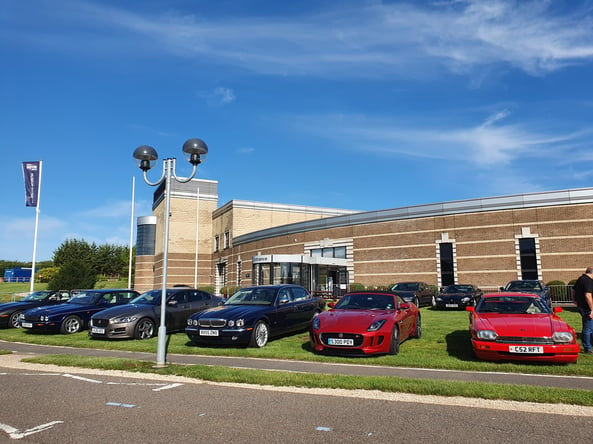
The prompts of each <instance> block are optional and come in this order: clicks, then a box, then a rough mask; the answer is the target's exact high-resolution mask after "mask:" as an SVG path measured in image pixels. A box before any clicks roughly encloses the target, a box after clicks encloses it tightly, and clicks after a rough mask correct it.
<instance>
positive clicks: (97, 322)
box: [93, 319, 109, 327]
mask: <svg viewBox="0 0 593 444" xmlns="http://www.w3.org/2000/svg"><path fill="white" fill-rule="evenodd" d="M108 325H109V319H93V326H94V327H107V326H108Z"/></svg>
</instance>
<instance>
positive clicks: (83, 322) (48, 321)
mask: <svg viewBox="0 0 593 444" xmlns="http://www.w3.org/2000/svg"><path fill="white" fill-rule="evenodd" d="M138 294H139V293H138V292H137V291H135V290H125V289H100V290H81V291H80V292H78V293H76V294H75V295H74V296H72V298H71V299H70V300H69V301H68V302H66V303H64V304H60V305H55V306H53V307H38V308H33V309H31V310H27V311H25V313H24V314H23V317H22V320H21V327H23V328H25V329H27V330H30V331H32V332H43V333H58V332H59V333H63V334H71V333H76V332H79V331H80V330H84V329H85V328H86V327H87V325H88V323H89V320H90V319H91V316H92V315H93V314H95V313H97V312H99V311H101V310H105V309H106V308H110V307H113V306H115V305H122V304H127V303H128V302H130V301H131V300H132V299H133V298H135V297H136V296H138Z"/></svg>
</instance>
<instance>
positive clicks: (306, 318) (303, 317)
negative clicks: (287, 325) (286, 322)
mask: <svg viewBox="0 0 593 444" xmlns="http://www.w3.org/2000/svg"><path fill="white" fill-rule="evenodd" d="M290 290H291V292H292V295H293V301H294V302H293V303H294V305H295V307H296V321H295V325H294V327H295V329H304V328H307V327H308V326H309V323H310V322H311V319H313V315H314V314H315V312H316V310H317V305H316V304H315V300H314V299H313V298H312V297H311V295H310V294H309V293H308V292H307V290H305V289H304V288H299V287H293V288H291V289H290Z"/></svg>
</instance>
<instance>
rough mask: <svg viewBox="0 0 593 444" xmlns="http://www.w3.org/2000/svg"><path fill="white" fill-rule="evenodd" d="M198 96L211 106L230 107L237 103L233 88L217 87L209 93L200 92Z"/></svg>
mask: <svg viewBox="0 0 593 444" xmlns="http://www.w3.org/2000/svg"><path fill="white" fill-rule="evenodd" d="M198 95H199V97H201V98H202V99H204V100H206V102H207V103H208V104H209V105H210V106H221V105H228V104H229V103H232V102H234V101H235V92H234V91H233V90H232V89H231V88H224V87H217V88H214V89H212V90H209V91H200V92H199V93H198Z"/></svg>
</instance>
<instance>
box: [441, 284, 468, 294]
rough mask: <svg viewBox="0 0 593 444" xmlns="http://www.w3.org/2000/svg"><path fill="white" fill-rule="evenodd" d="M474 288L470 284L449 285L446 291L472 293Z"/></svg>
mask: <svg viewBox="0 0 593 444" xmlns="http://www.w3.org/2000/svg"><path fill="white" fill-rule="evenodd" d="M472 291H473V288H472V287H471V286H470V285H449V286H448V287H446V288H445V291H444V293H471V292H472Z"/></svg>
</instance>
